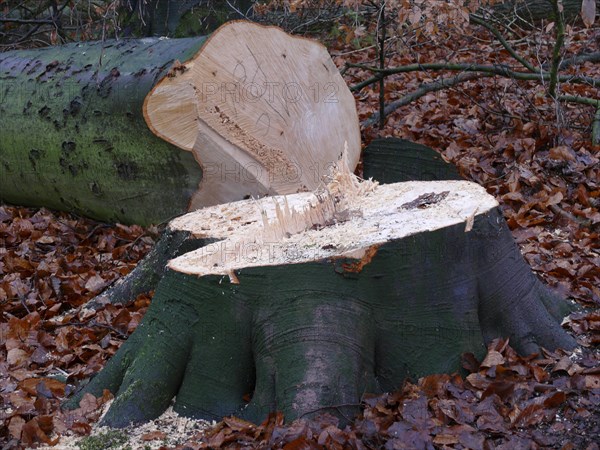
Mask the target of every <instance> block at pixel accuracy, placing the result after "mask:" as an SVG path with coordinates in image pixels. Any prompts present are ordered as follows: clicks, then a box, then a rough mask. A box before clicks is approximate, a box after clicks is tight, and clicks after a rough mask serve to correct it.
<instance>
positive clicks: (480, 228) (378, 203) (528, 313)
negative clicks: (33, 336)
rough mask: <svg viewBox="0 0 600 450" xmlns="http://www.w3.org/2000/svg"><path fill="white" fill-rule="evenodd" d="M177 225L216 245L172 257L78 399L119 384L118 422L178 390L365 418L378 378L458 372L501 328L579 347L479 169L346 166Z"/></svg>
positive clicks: (186, 399)
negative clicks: (322, 182)
mask: <svg viewBox="0 0 600 450" xmlns="http://www.w3.org/2000/svg"><path fill="white" fill-rule="evenodd" d="M170 227H171V229H177V230H180V231H181V232H184V233H189V234H191V235H193V236H194V237H195V238H196V239H197V240H203V241H204V245H201V246H200V247H199V248H198V249H196V250H194V251H191V252H188V253H185V254H183V255H181V256H179V257H177V258H175V259H173V260H172V261H170V263H169V265H168V270H167V271H166V272H165V275H164V277H163V278H162V279H161V281H160V282H159V285H158V287H157V290H156V294H155V297H154V299H153V302H152V305H151V307H150V309H149V311H148V313H147V315H146V316H145V317H144V319H143V321H142V323H141V324H140V326H139V328H138V329H137V330H136V331H135V333H134V334H133V335H132V336H131V338H130V339H129V340H128V341H127V342H126V343H125V344H124V345H123V346H122V348H121V349H120V350H119V351H118V352H117V354H116V355H115V356H114V357H113V358H112V359H111V361H109V363H108V364H107V366H106V367H105V369H103V371H102V372H100V373H99V374H98V375H97V376H96V377H95V378H94V379H92V381H91V382H90V383H89V384H88V385H87V386H86V387H85V389H84V391H82V393H79V394H77V395H76V396H75V397H74V398H73V399H72V400H71V405H75V404H77V402H78V401H79V399H80V398H81V396H82V395H83V392H90V393H92V394H94V395H99V394H100V393H102V390H103V389H105V388H108V389H110V390H111V391H112V392H113V393H115V394H116V399H115V402H114V403H113V405H112V406H111V409H110V410H109V411H108V413H107V415H106V416H105V418H104V423H105V424H108V425H112V426H124V425H127V424H128V423H129V422H132V421H133V422H142V421H145V420H149V419H151V418H154V417H156V416H158V415H159V414H160V413H162V411H163V410H164V409H165V408H166V407H167V406H168V405H169V403H170V402H171V399H172V398H173V397H175V396H176V400H175V410H176V411H178V412H179V413H181V414H184V415H188V416H194V417H202V418H207V419H215V418H217V419H218V418H220V417H222V416H224V415H229V414H237V415H240V416H242V417H245V418H247V419H250V420H253V421H256V422H259V421H261V420H263V419H264V417H265V415H266V414H267V413H268V412H271V411H275V410H280V411H283V412H284V414H285V415H286V419H287V420H292V419H294V418H297V417H302V416H306V415H314V414H318V413H321V412H330V413H334V414H339V415H341V416H342V417H350V416H351V415H352V414H354V413H356V412H357V411H358V407H357V406H348V405H358V404H359V403H360V399H361V396H362V395H363V394H364V393H365V392H382V391H389V390H394V389H397V388H399V387H400V386H401V385H402V382H403V381H404V380H405V379H406V377H412V378H415V377H419V376H422V375H426V374H429V373H439V372H452V371H456V370H458V369H459V367H460V366H459V361H460V356H461V354H462V353H464V352H472V353H474V354H475V355H478V356H482V355H483V354H484V352H485V344H486V343H487V342H489V341H490V340H491V339H493V338H496V337H508V338H510V342H511V345H513V346H514V347H515V348H516V349H517V350H518V351H520V352H522V353H531V352H535V351H539V349H540V347H546V348H550V349H554V348H557V347H563V348H572V347H573V346H574V345H575V344H574V341H573V339H572V338H571V337H570V336H569V335H567V334H566V333H565V332H564V331H563V330H562V329H561V327H560V325H559V323H558V317H557V316H558V314H557V313H555V312H554V311H553V310H552V309H551V308H548V307H547V306H546V305H547V304H552V302H554V301H556V300H557V299H556V298H554V297H553V296H552V294H551V293H550V292H549V291H548V290H547V289H546V288H545V287H544V286H543V285H541V284H540V282H539V281H538V280H537V278H536V277H535V276H534V275H533V274H532V272H531V270H530V269H529V267H528V266H527V264H526V263H525V261H524V259H523V258H522V256H521V255H520V252H519V249H518V247H517V246H516V244H515V243H514V241H513V239H512V236H511V235H510V232H509V230H508V228H507V226H506V224H505V222H504V220H503V219H502V216H501V214H500V213H499V212H498V209H497V202H496V201H495V199H494V198H493V197H491V196H489V195H488V194H487V193H486V192H485V190H484V189H483V188H482V187H480V186H478V185H476V184H474V183H469V182H466V181H457V180H450V181H433V182H407V183H397V184H389V185H377V183H375V182H370V181H365V182H359V181H358V180H357V179H356V178H354V176H353V175H350V174H349V173H348V172H347V170H346V171H341V172H338V173H337V174H335V175H333V177H332V178H331V179H330V182H329V183H328V184H327V186H326V187H324V188H322V189H321V190H320V191H317V192H314V193H298V194H292V195H289V196H278V197H273V198H265V199H261V200H259V201H241V202H235V203H229V204H225V205H218V206H214V207H210V208H205V209H202V210H199V211H195V212H193V213H190V214H187V215H185V216H183V217H181V218H178V219H176V220H174V221H172V222H171V223H170ZM248 394H251V397H252V398H251V401H250V402H249V403H246V402H244V400H243V398H244V397H245V396H246V395H248Z"/></svg>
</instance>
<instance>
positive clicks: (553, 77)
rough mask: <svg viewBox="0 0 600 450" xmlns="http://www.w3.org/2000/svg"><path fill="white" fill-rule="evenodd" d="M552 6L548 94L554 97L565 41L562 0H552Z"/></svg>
mask: <svg viewBox="0 0 600 450" xmlns="http://www.w3.org/2000/svg"><path fill="white" fill-rule="evenodd" d="M552 8H553V9H554V15H555V20H556V42H554V49H553V50H552V67H551V68H550V85H549V86H548V95H549V96H550V97H552V98H556V89H557V87H558V82H559V75H558V70H559V67H560V58H561V53H562V47H563V44H564V43H565V19H564V16H563V12H562V9H563V5H562V0H552Z"/></svg>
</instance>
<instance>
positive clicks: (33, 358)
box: [0, 28, 600, 450]
mask: <svg viewBox="0 0 600 450" xmlns="http://www.w3.org/2000/svg"><path fill="white" fill-rule="evenodd" d="M579 33H580V34H581V35H582V36H579V37H578V38H574V39H572V42H571V44H570V47H569V51H572V52H573V53H577V52H579V51H581V50H582V48H580V46H581V45H584V43H585V42H589V41H590V39H591V40H592V41H593V40H596V41H597V39H598V37H599V36H600V35H599V33H600V31H598V30H597V29H593V28H591V29H589V30H582V31H580V32H579ZM464 38H465V39H466V37H464ZM485 42H486V41H485V40H484V39H479V41H478V42H477V43H475V44H473V43H472V42H471V43H469V45H466V44H465V42H463V41H462V39H453V40H450V41H448V42H447V43H446V44H445V45H447V46H448V48H447V49H446V50H448V49H449V50H451V51H452V50H454V51H456V54H457V58H458V57H463V58H465V59H468V58H470V57H475V58H477V57H478V55H481V54H486V53H488V54H494V55H495V57H501V53H498V52H494V49H493V48H491V47H489V48H486V44H485ZM330 47H332V48H335V50H337V51H339V52H340V54H344V55H346V56H344V57H337V58H336V63H337V64H338V65H339V66H340V67H342V66H343V65H344V64H345V63H346V62H351V63H361V62H364V61H369V60H373V59H374V58H375V53H374V50H366V51H365V52H356V51H353V50H354V49H353V48H351V47H350V46H349V45H348V42H346V41H345V40H344V39H343V37H342V38H340V40H339V41H338V42H333V43H330ZM465 48H472V49H474V50H473V54H469V53H468V52H465V51H462V50H461V49H465ZM346 50H350V51H346ZM459 50H460V51H459ZM476 52H479V53H476ZM438 53H439V48H437V47H435V46H430V47H427V45H423V46H421V47H420V51H419V54H420V57H421V58H422V60H421V61H420V62H426V61H427V58H430V59H431V60H432V61H434V60H436V59H438V57H439V55H438ZM461 55H462V56H461ZM405 59H406V55H403V54H402V53H398V54H396V55H392V56H391V58H390V60H389V61H388V63H389V65H390V66H393V65H399V64H402V63H406V62H408V61H406V60H405ZM585 71H586V74H587V75H589V76H596V77H597V76H599V75H600V68H599V67H597V66H596V67H594V66H592V65H586V66H585ZM368 76H369V75H368V74H367V73H365V71H364V70H348V71H347V72H346V74H345V77H346V79H347V81H348V82H349V83H353V82H359V81H361V80H364V79H365V78H367V77H368ZM422 81H423V80H422V78H419V77H411V76H409V75H406V74H400V75H395V76H393V77H390V78H388V80H387V84H386V86H388V88H387V89H388V90H387V91H386V93H385V95H386V100H387V101H393V100H394V99H396V98H398V96H401V95H402V94H403V92H409V91H410V90H412V89H414V88H415V87H417V86H418V83H420V82H422ZM565 88H566V89H572V90H573V91H574V92H571V93H572V94H579V95H592V96H593V95H594V93H593V92H592V93H591V94H590V92H589V89H588V88H587V87H583V86H577V87H567V86H565ZM538 91H539V85H536V84H535V83H531V82H522V83H518V84H517V83H515V82H514V81H513V80H504V79H481V80H474V81H469V82H468V83H466V84H465V85H464V86H463V87H462V88H461V89H449V90H446V91H440V92H437V93H430V94H428V95H426V96H425V97H423V98H421V99H420V100H418V101H416V102H414V103H412V104H411V105H410V106H405V107H402V108H400V109H398V110H397V111H395V112H394V113H392V114H391V115H390V116H389V117H388V118H387V122H386V127H385V129H384V130H378V129H376V128H374V127H369V128H363V130H362V131H363V141H364V142H366V143H368V142H369V141H370V140H372V139H373V138H375V137H378V136H396V137H402V138H406V139H410V140H412V141H415V142H420V143H423V144H425V145H429V146H431V147H433V148H435V149H437V150H438V151H440V152H441V153H442V154H443V155H444V157H445V158H446V159H447V160H449V161H451V162H453V163H454V164H455V165H456V166H457V167H458V168H459V170H460V171H461V173H462V175H463V176H464V177H465V178H466V179H469V180H473V181H476V182H478V183H479V184H481V185H483V186H485V187H486V188H487V190H488V192H490V193H491V194H493V195H494V196H495V197H496V198H497V199H498V200H499V201H500V203H501V207H502V210H503V213H504V215H505V217H506V219H507V222H508V224H509V226H510V228H511V230H512V232H513V235H514V237H515V239H516V241H517V242H518V244H519V245H520V247H521V250H522V253H523V254H524V256H525V258H526V259H527V261H528V262H529V264H530V265H531V266H532V268H533V269H534V270H536V271H537V273H538V275H539V276H540V277H541V278H543V279H544V281H545V282H546V283H547V284H549V285H550V286H552V287H553V288H554V289H555V290H557V291H558V292H560V293H562V294H563V295H564V296H566V297H569V298H571V299H573V300H575V301H576V302H577V303H578V304H579V305H580V306H583V307H584V308H583V309H581V310H579V311H578V312H575V313H573V314H571V315H570V316H569V317H567V318H566V319H565V321H564V323H563V326H565V327H566V328H568V329H569V330H570V331H571V332H572V333H573V334H574V335H575V336H576V338H577V339H578V342H579V343H580V344H581V347H579V348H578V349H577V350H576V351H575V352H573V353H564V352H561V351H557V352H548V351H544V352H543V353H542V354H540V355H537V356H534V355H530V356H526V357H522V356H519V355H517V354H516V353H515V351H514V350H513V349H512V348H511V347H510V342H508V341H504V340H502V339H497V340H495V341H493V342H491V343H490V344H489V346H488V353H487V355H486V357H485V358H484V359H483V361H478V360H477V359H476V358H475V357H474V356H473V355H470V354H465V355H463V358H462V366H463V369H462V372H461V373H455V374H434V375H429V376H427V377H423V378H420V379H418V380H407V381H406V382H405V383H404V385H403V387H402V388H401V389H400V390H398V391H397V392H392V393H386V394H383V395H378V396H365V397H364V398H363V401H362V406H363V410H362V413H361V415H360V416H359V417H358V418H356V419H355V420H354V421H353V422H351V423H349V424H346V425H340V424H339V422H338V420H337V419H336V418H334V417H332V416H328V415H327V414H323V415H321V416H318V417H316V418H314V419H311V420H308V419H301V420H296V421H294V422H292V423H290V424H285V422H284V418H283V416H282V415H281V414H279V413H274V414H271V415H269V416H268V417H267V418H266V419H265V421H264V422H263V423H262V424H260V425H254V424H250V423H248V422H245V421H243V420H241V419H237V418H233V417H231V418H225V419H224V420H223V421H221V422H219V423H217V424H214V423H212V424H208V423H206V422H203V421H192V420H190V419H185V418H181V417H178V416H177V415H176V414H175V413H173V412H172V410H168V411H167V412H166V413H165V414H164V415H163V416H161V418H159V419H156V420H155V421H153V422H150V423H149V424H146V425H144V426H141V427H131V428H128V429H126V430H125V432H124V433H125V435H126V437H127V439H126V441H125V442H126V443H125V444H118V445H121V447H120V448H164V449H167V448H168V449H184V448H185V449H200V448H285V449H312V448H332V449H346V448H356V449H376V448H390V449H392V448H410V449H413V448H423V449H429V448H440V449H442V448H444V449H445V448H457V449H461V448H464V449H467V448H468V449H494V448H498V449H500V448H516V449H520V448H562V449H565V450H568V449H586V450H595V449H598V442H600V356H599V352H598V343H599V342H600V312H599V310H598V307H599V304H600V287H599V286H600V239H599V236H598V233H599V224H600V212H599V205H600V184H599V183H600V163H599V161H600V148H598V147H593V146H591V144H590V140H589V135H588V134H589V130H587V131H586V127H585V126H582V123H584V122H585V120H587V119H585V117H584V116H582V113H581V111H580V110H578V109H577V108H571V107H567V108H565V109H564V111H563V113H564V115H565V118H566V122H567V123H569V124H571V125H573V126H571V127H570V128H560V127H556V126H555V125H556V123H555V122H556V121H555V119H554V117H553V116H552V114H553V112H554V105H553V104H551V103H550V102H549V101H548V99H546V98H545V97H544V96H541V95H538V94H539V92H538ZM499 92H501V93H502V95H501V96H499V94H498V93H499ZM466 93H468V94H466ZM523 96H524V97H525V98H527V101H523ZM378 97H379V92H378V90H377V88H376V86H372V87H367V88H365V89H363V90H362V91H361V92H360V93H359V94H357V106H358V110H359V116H360V118H361V120H364V119H366V118H368V117H369V116H370V115H371V114H372V113H373V112H374V111H376V109H377V105H378ZM157 234H158V230H157V229H156V228H149V229H146V230H144V229H142V228H141V227H137V226H123V225H115V226H109V225H106V224H102V223H98V222H94V221H91V220H86V219H81V218H78V217H75V216H73V215H69V214H65V213H56V212H51V211H48V210H46V209H39V210H33V209H28V208H17V207H12V206H0V243H1V244H2V245H1V246H0V276H1V279H0V306H1V312H2V318H1V319H0V337H1V339H0V399H1V403H0V423H1V425H0V444H1V445H2V447H1V448H2V449H7V450H8V449H13V448H23V447H31V448H36V447H37V448H61V449H63V448H64V449H68V448H83V445H84V443H83V442H84V441H82V438H84V437H85V436H89V435H90V434H92V435H94V436H97V437H98V436H107V434H108V433H110V432H111V431H110V430H107V429H104V428H101V427H98V426H97V425H96V423H97V421H98V420H99V418H100V417H101V414H102V411H103V409H106V407H107V405H108V404H109V402H110V401H111V399H112V396H111V395H110V394H109V393H108V392H105V393H104V395H103V396H102V397H100V398H94V397H93V396H91V395H87V396H85V397H84V399H83V400H82V402H81V404H80V407H79V408H78V409H76V410H73V411H61V410H60V408H59V405H60V402H61V401H62V400H63V399H64V398H65V397H67V396H69V395H70V394H71V393H72V392H73V389H74V385H75V384H76V383H79V382H81V381H82V380H85V379H86V378H89V376H91V375H93V374H94V373H96V372H98V371H99V370H100V369H101V368H102V367H103V365H104V364H105V362H106V361H107V360H108V359H109V358H110V357H111V356H112V355H113V354H114V353H115V352H116V351H117V349H118V347H119V346H120V345H121V343H122V342H123V341H124V339H125V338H126V337H127V336H128V335H129V334H131V333H132V332H133V331H134V330H135V328H136V326H137V324H139V321H140V320H141V318H142V317H143V314H144V312H145V311H146V309H147V307H148V305H149V304H150V301H151V295H149V296H140V297H139V298H137V299H136V301H135V302H134V303H133V304H132V305H131V306H128V307H123V306H116V305H107V306H105V307H103V308H102V309H99V310H98V311H90V310H87V309H85V308H84V305H85V303H86V302H87V301H88V300H89V299H90V298H92V297H93V296H94V295H96V294H98V293H99V292H101V291H102V289H103V288H105V287H106V286H108V285H110V283H112V282H114V281H115V280H116V279H118V278H119V277H121V276H124V275H125V274H127V273H128V272H129V271H131V270H132V269H133V267H135V264H136V263H137V261H139V259H140V258H141V257H143V256H144V255H145V254H146V253H147V251H148V250H149V249H150V247H151V246H152V243H153V241H154V239H155V238H156V236H157ZM127 445H129V446H130V447H127ZM145 446H147V447H145Z"/></svg>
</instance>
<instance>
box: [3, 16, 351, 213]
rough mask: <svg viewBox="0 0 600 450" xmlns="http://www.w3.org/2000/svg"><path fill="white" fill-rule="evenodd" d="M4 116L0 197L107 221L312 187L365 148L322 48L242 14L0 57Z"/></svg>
mask: <svg viewBox="0 0 600 450" xmlns="http://www.w3.org/2000/svg"><path fill="white" fill-rule="evenodd" d="M0 113H1V114H2V127H1V128H0V168H1V169H2V171H3V176H2V177H0V200H1V201H6V202H11V203H15V204H21V205H30V206H46V207H51V208H55V209H61V210H69V211H75V212H78V213H80V214H83V215H86V216H89V217H93V218H97V219H101V220H105V221H121V222H126V223H140V224H149V223H160V222H163V221H166V220H168V219H171V218H172V217H174V216H177V215H181V214H183V213H185V212H188V211H191V210H193V209H196V208H199V207H203V206H207V205H213V204H218V203H223V202H228V201H235V200H241V199H243V198H247V197H249V196H252V197H257V196H262V195H266V194H288V193H293V192H298V191H303V190H305V191H306V190H312V189H314V188H316V186H318V185H319V183H321V179H322V176H323V175H324V174H325V173H326V172H327V170H328V168H329V166H330V165H331V164H334V163H336V162H337V161H338V159H339V157H340V152H341V150H343V149H344V146H346V147H347V149H348V161H349V163H350V164H351V165H352V164H354V165H355V164H356V163H357V162H358V155H359V153H360V135H359V125H358V117H357V114H356V108H355V104H354V99H353V97H352V95H351V94H350V92H349V90H348V88H347V87H346V85H345V83H344V82H343V80H342V78H341V76H340V75H339V72H338V71H337V68H336V67H335V65H334V64H333V62H332V61H331V58H330V57H329V55H328V53H327V51H326V49H325V48H324V47H323V46H322V45H321V44H319V43H317V42H315V41H310V40H308V39H304V38H299V37H293V36H290V35H287V34H285V33H284V32H282V31H281V30H279V29H277V28H274V27H263V26H260V25H256V24H252V23H250V22H244V21H236V22H230V23H227V24H225V25H224V26H222V27H221V28H219V30H217V31H216V32H215V33H213V34H212V35H211V36H210V38H209V39H206V38H202V37H200V38H189V39H173V40H171V39H154V38H152V39H150V38H148V39H140V40H123V41H105V42H93V43H83V44H70V45H66V46H61V47H53V48H45V49H36V50H24V51H10V52H5V53H0ZM144 117H145V119H146V120H147V123H145V121H144ZM155 133H156V134H158V136H159V137H160V138H159V137H157V136H156V135H155ZM165 141H166V142H165ZM173 144H174V145H173ZM24 186H27V189H25V188H24Z"/></svg>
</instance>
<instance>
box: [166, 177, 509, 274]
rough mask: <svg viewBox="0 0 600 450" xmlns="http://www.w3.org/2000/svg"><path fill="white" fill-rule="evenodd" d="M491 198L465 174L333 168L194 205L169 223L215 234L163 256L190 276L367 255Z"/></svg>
mask: <svg viewBox="0 0 600 450" xmlns="http://www.w3.org/2000/svg"><path fill="white" fill-rule="evenodd" d="M496 206H498V202H497V201H496V200H495V199H494V197H492V196H491V195H489V194H487V193H486V191H485V189H484V188H482V187H481V186H479V185H477V184H475V183H472V182H468V181H455V180H448V181H426V182H424V181H411V182H406V183H395V184H387V185H378V184H377V183H375V182H372V181H363V182H358V181H356V179H355V177H354V175H352V174H338V175H337V176H336V177H335V178H334V180H333V181H332V182H331V183H330V184H329V185H328V186H327V187H326V188H324V189H322V190H321V191H319V192H315V193H309V192H306V193H298V194H292V195H289V196H277V197H270V198H264V199H261V200H259V201H253V200H246V201H240V202H235V203H229V204H226V205H219V206H214V207H210V208H205V209H202V210H198V211H195V212H192V213H189V214H186V215H185V216H182V217H180V218H178V219H175V220H174V221H172V222H171V227H172V228H174V229H178V230H185V231H189V232H191V233H192V234H193V235H195V236H196V237H199V238H202V237H211V238H215V239H222V240H220V241H218V242H215V243H213V244H209V245H206V246H205V247H202V248H200V249H198V250H195V251H193V252H190V253H187V254H185V255H182V256H180V257H178V258H175V259H173V260H171V261H170V262H169V268H171V269H173V270H175V271H178V272H181V273H186V274H190V275H201V276H202V275H229V276H230V278H231V281H232V282H236V279H235V275H234V274H233V271H234V270H238V269H242V268H247V267H259V266H276V265H285V264H301V263H305V262H309V261H318V260H325V259H328V258H340V257H344V258H354V259H362V258H363V257H365V256H367V257H369V255H373V254H374V253H375V252H376V249H377V247H378V246H380V245H382V244H385V243H386V242H389V241H391V240H395V239H402V238H404V237H406V236H410V235H414V234H418V233H425V232H429V231H434V230H438V229H441V228H444V227H448V226H451V225H456V224H459V223H464V224H465V232H469V231H470V230H471V228H472V225H473V220H474V217H475V216H477V215H479V214H485V213H488V212H489V211H490V210H491V209H493V208H495V207H496Z"/></svg>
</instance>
